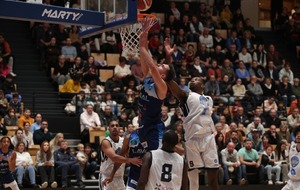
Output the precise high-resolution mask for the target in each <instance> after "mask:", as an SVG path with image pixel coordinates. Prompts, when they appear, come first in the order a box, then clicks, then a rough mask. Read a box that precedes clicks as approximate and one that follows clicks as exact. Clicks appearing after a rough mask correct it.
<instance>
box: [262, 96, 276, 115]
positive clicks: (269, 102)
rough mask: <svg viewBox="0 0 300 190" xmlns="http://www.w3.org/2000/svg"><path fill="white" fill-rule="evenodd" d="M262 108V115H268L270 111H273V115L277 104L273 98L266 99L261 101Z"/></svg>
mask: <svg viewBox="0 0 300 190" xmlns="http://www.w3.org/2000/svg"><path fill="white" fill-rule="evenodd" d="M262 108H263V110H264V113H269V112H270V111H271V110H275V113H276V111H277V103H276V101H275V98H274V96H269V97H267V99H266V100H264V101H263V104H262ZM275 116H276V114H275Z"/></svg>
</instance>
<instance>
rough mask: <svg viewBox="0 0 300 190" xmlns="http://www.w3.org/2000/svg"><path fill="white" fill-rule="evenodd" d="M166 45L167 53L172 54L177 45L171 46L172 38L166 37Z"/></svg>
mask: <svg viewBox="0 0 300 190" xmlns="http://www.w3.org/2000/svg"><path fill="white" fill-rule="evenodd" d="M164 46H165V52H166V54H167V55H172V53H173V52H174V47H175V46H176V45H174V46H173V48H172V47H171V42H170V38H166V39H165V41H164Z"/></svg>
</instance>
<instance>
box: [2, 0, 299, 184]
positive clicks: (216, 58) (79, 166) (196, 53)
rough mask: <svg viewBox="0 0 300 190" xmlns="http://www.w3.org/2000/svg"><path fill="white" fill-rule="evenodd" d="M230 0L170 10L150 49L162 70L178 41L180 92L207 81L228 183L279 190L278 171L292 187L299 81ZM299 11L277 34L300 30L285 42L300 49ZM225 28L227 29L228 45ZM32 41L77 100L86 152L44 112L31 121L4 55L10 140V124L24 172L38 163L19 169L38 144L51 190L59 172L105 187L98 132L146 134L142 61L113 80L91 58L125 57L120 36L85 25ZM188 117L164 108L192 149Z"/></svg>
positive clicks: (123, 60) (54, 29) (40, 32)
mask: <svg viewBox="0 0 300 190" xmlns="http://www.w3.org/2000/svg"><path fill="white" fill-rule="evenodd" d="M220 2H223V1H220ZM224 2H230V4H226V3H225V4H221V3H218V4H217V5H206V4H205V3H199V4H197V6H199V10H197V11H196V12H193V11H191V9H190V3H189V2H185V3H183V8H182V9H179V8H177V7H176V6H177V4H176V3H175V2H170V7H169V8H168V9H167V10H166V12H165V16H166V22H165V23H164V24H163V25H159V26H155V27H154V29H153V30H151V32H150V34H149V51H150V52H151V54H152V55H153V58H154V59H155V60H156V61H157V63H163V62H164V61H165V52H164V46H163V41H164V39H165V38H169V39H170V41H171V44H172V46H174V49H175V51H174V53H173V55H172V64H173V65H174V67H175V69H176V74H177V75H176V78H175V80H176V81H177V82H178V83H179V84H180V87H181V88H182V89H184V90H185V91H187V92H188V91H189V88H188V82H189V80H190V79H191V78H193V77H200V78H202V80H204V81H205V94H207V95H210V96H211V97H212V98H213V100H214V104H215V109H214V112H213V114H212V117H213V120H214V122H215V126H216V132H215V137H216V143H217V145H218V150H219V154H220V172H219V175H220V177H219V179H220V180H219V181H220V183H221V184H224V183H225V184H227V185H231V184H232V183H233V178H232V175H234V174H235V175H236V176H237V177H236V178H235V179H236V180H237V181H236V182H237V183H240V184H244V183H245V181H246V180H247V173H249V172H257V173H258V181H257V182H259V183H264V181H265V180H266V179H267V180H268V184H269V185H271V184H273V181H272V176H271V174H272V172H273V173H275V174H276V180H275V184H282V183H284V182H286V181H287V180H288V177H287V172H288V164H287V158H288V154H287V149H288V147H289V145H290V142H291V141H292V140H293V138H294V136H293V133H292V131H293V128H295V127H296V126H299V125H300V116H299V109H300V101H299V100H300V99H299V98H300V90H299V89H300V87H299V77H297V76H294V74H293V71H292V70H291V64H290V63H289V62H288V61H287V60H286V59H285V58H284V57H283V56H282V55H281V52H279V51H278V50H277V48H276V43H275V42H274V44H264V40H263V39H262V38H260V36H258V35H257V34H256V31H255V29H254V27H253V26H252V25H251V20H250V19H249V18H245V19H244V15H243V14H242V12H241V9H240V4H239V3H238V4H236V3H235V2H239V1H224ZM45 3H46V4H50V1H48V0H45ZM62 5H63V4H62ZM295 10H296V12H295V13H293V14H292V15H289V13H288V11H287V10H286V9H283V11H282V15H280V16H279V17H278V18H277V21H276V29H277V30H281V31H288V32H290V33H288V34H289V35H286V36H285V37H286V38H287V39H288V40H291V41H293V44H291V45H296V44H297V43H296V42H297V40H298V37H295V36H296V34H297V35H298V34H299V31H298V29H300V26H299V23H300V22H298V20H299V18H300V16H299V15H300V9H299V8H298V7H296V9H295ZM286 16H291V17H292V18H291V19H289V18H288V17H286ZM284 18H285V19H284ZM220 29H221V30H222V31H226V33H227V34H228V35H227V36H226V38H224V37H222V35H221V32H220ZM32 34H33V35H32V36H33V39H34V41H35V44H36V47H37V49H38V50H39V52H40V55H41V60H40V69H41V70H45V71H46V73H47V75H48V76H49V78H51V79H52V80H53V82H55V83H57V84H58V85H61V88H60V92H61V93H71V94H72V96H73V98H72V101H71V102H70V106H71V107H72V106H73V107H75V109H74V110H73V111H72V112H75V114H78V115H80V125H81V137H82V139H81V140H82V143H83V144H79V145H78V153H77V155H76V157H75V156H74V155H73V154H72V153H71V152H70V151H69V149H68V144H67V142H66V141H65V140H64V137H63V134H61V133H57V134H56V136H55V137H54V134H52V133H51V132H49V130H48V122H47V121H46V120H42V118H41V114H36V117H35V119H33V118H31V113H30V110H29V109H25V110H24V111H23V113H21V111H20V102H21V96H20V95H18V94H17V93H15V92H16V87H15V84H14V83H13V81H12V80H13V77H14V76H13V75H12V74H9V73H10V72H12V71H10V72H8V71H5V69H4V68H5V67H7V66H6V62H5V55H1V51H0V67H1V68H0V69H1V76H3V73H4V72H6V73H8V74H7V75H5V76H4V77H3V80H2V77H1V84H2V86H1V87H2V89H3V90H2V91H0V115H1V116H2V117H4V124H3V125H1V126H0V132H2V135H6V133H7V130H6V129H5V126H19V127H20V128H19V129H18V130H16V134H15V135H14V136H13V137H12V139H11V140H12V144H13V145H14V146H15V147H16V151H17V152H19V153H18V154H17V163H19V165H18V167H17V168H16V173H23V170H24V167H25V166H32V165H33V162H32V160H30V159H31V158H29V157H28V158H27V157H26V158H25V156H24V157H23V156H22V158H20V159H23V160H20V162H18V159H19V158H18V155H22V152H23V151H26V148H27V147H28V146H30V145H32V144H38V145H41V150H40V151H39V152H38V154H37V161H36V168H37V172H38V173H39V174H40V176H41V183H40V186H41V187H43V188H45V187H47V186H48V185H49V186H51V187H52V188H55V187H56V186H57V182H56V181H55V177H54V172H58V173H60V174H61V175H62V178H61V182H59V183H60V184H61V185H62V186H63V187H66V186H68V181H67V175H68V171H71V172H73V173H74V174H75V176H76V179H77V185H78V186H79V187H83V183H82V179H84V178H91V179H95V176H94V172H95V170H96V165H97V156H96V151H94V150H93V149H92V147H91V145H90V144H88V143H89V130H90V128H93V129H94V130H107V126H108V124H109V122H110V121H112V120H118V121H119V125H120V127H122V129H123V132H125V134H128V133H130V132H131V131H132V130H133V128H135V127H138V122H137V117H138V104H137V98H139V90H140V84H141V83H142V82H143V78H144V77H145V76H143V74H142V72H141V66H140V60H139V58H138V57H131V56H130V55H125V56H120V58H119V63H118V64H117V65H116V66H115V68H114V75H113V76H112V77H111V78H109V79H108V80H107V81H106V82H103V81H101V80H100V79H101V76H99V73H98V69H99V67H105V64H104V63H102V62H100V61H98V60H95V58H94V57H93V56H91V52H96V53H119V54H121V53H122V52H121V45H120V44H121V41H120V37H119V34H118V33H117V32H115V31H110V32H106V33H103V34H102V35H99V36H94V37H91V38H88V39H82V38H80V36H79V34H78V27H77V26H71V27H70V28H67V27H65V26H64V25H61V24H60V25H56V24H49V23H35V24H34V25H33V26H32ZM0 37H1V35H0ZM0 45H1V40H0ZM13 74H14V73H13ZM70 110H71V108H70ZM181 117H182V115H181V113H180V110H179V108H178V101H177V100H176V99H175V98H174V97H173V96H172V95H169V96H168V97H167V99H166V100H165V103H164V106H163V107H162V120H163V121H164V123H165V126H166V128H169V129H174V130H175V131H176V132H177V133H178V134H179V136H180V139H181V141H180V142H179V143H178V146H177V148H179V149H180V148H181V149H182V150H183V144H184V129H183V128H182V121H181ZM122 135H124V134H122ZM275 147H276V148H275ZM53 151H54V152H53ZM182 152H183V151H182ZM249 152H250V153H251V155H250V153H249ZM25 168H26V169H27V170H28V173H29V181H30V184H32V185H33V184H35V183H36V182H35V178H34V177H33V176H35V174H34V173H33V172H35V170H32V169H31V167H25ZM265 171H266V172H265ZM265 174H266V176H267V177H265ZM280 174H282V176H281V177H280ZM18 176H19V175H18ZM17 181H18V184H19V186H20V187H21V186H22V182H23V179H22V178H17Z"/></svg>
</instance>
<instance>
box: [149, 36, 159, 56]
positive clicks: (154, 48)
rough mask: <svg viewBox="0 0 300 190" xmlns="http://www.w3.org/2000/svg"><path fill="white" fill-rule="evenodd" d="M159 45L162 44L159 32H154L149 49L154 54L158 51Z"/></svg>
mask: <svg viewBox="0 0 300 190" xmlns="http://www.w3.org/2000/svg"><path fill="white" fill-rule="evenodd" d="M159 45H162V44H161V42H160V39H159V37H158V34H153V36H151V37H150V39H149V50H150V51H151V53H152V54H154V55H156V53H155V52H156V51H157V50H158V47H159Z"/></svg>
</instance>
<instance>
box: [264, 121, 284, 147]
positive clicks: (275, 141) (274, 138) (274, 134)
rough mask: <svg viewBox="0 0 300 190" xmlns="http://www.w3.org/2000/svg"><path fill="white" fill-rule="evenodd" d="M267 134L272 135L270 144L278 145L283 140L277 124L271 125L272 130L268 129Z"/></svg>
mask: <svg viewBox="0 0 300 190" xmlns="http://www.w3.org/2000/svg"><path fill="white" fill-rule="evenodd" d="M266 134H267V135H269V137H270V139H269V144H271V145H277V144H278V143H279V142H280V141H281V139H280V136H279V134H278V133H277V131H276V126H275V125H271V126H270V130H268V131H266Z"/></svg>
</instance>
